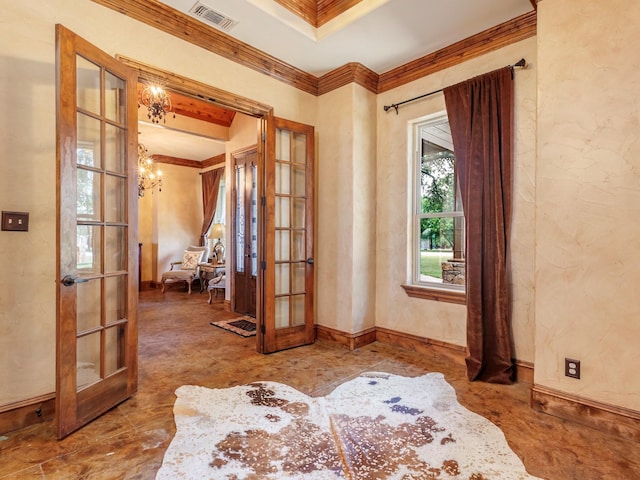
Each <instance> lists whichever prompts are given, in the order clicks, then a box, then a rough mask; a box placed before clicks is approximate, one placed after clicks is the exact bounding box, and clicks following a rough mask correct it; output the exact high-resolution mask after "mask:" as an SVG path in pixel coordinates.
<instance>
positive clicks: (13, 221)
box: [2, 212, 29, 232]
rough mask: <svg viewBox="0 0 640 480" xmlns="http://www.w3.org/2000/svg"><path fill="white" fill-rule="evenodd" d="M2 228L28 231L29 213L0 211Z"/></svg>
mask: <svg viewBox="0 0 640 480" xmlns="http://www.w3.org/2000/svg"><path fill="white" fill-rule="evenodd" d="M2 230H8V231H14V232H27V231H29V213H28V212H2Z"/></svg>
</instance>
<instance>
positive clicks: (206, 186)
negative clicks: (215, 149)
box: [200, 168, 224, 245]
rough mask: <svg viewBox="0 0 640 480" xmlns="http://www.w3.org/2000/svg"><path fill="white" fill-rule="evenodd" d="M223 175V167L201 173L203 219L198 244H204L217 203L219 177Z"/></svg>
mask: <svg viewBox="0 0 640 480" xmlns="http://www.w3.org/2000/svg"><path fill="white" fill-rule="evenodd" d="M222 175H224V168H216V169H214V170H209V171H208V172H204V173H203V174H202V208H203V210H204V219H203V221H202V231H201V232H200V245H204V244H205V242H206V240H205V235H206V234H207V232H208V231H209V227H211V222H213V216H214V215H215V213H216V204H217V203H218V191H219V190H220V179H221V178H222Z"/></svg>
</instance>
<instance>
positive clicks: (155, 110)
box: [138, 85, 176, 123]
mask: <svg viewBox="0 0 640 480" xmlns="http://www.w3.org/2000/svg"><path fill="white" fill-rule="evenodd" d="M140 105H144V106H145V107H147V117H148V118H149V120H151V121H152V122H153V123H160V120H162V122H163V123H167V114H168V113H170V112H171V109H172V107H171V96H170V95H169V93H167V91H166V90H165V89H164V88H162V87H160V86H158V85H146V86H145V87H143V88H142V90H141V92H140V98H139V99H138V108H140ZM173 118H176V114H175V113H174V114H173Z"/></svg>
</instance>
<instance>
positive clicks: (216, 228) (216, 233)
mask: <svg viewBox="0 0 640 480" xmlns="http://www.w3.org/2000/svg"><path fill="white" fill-rule="evenodd" d="M209 237H211V238H218V239H220V238H224V223H215V224H214V225H213V228H212V229H211V233H210V234H209Z"/></svg>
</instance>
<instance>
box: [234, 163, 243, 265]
mask: <svg viewBox="0 0 640 480" xmlns="http://www.w3.org/2000/svg"><path fill="white" fill-rule="evenodd" d="M244 184H245V168H244V165H239V166H238V167H236V187H235V192H236V201H235V203H236V232H235V235H236V271H237V272H240V273H242V272H244V251H245V238H244V237H245V233H244V232H245V215H244V198H245V197H244V194H245V192H244V188H245V187H244Z"/></svg>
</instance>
